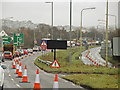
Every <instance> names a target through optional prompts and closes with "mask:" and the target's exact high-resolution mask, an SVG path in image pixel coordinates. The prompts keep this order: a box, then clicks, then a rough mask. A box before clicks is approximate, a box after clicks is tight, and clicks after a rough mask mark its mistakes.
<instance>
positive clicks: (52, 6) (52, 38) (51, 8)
mask: <svg viewBox="0 0 120 90" xmlns="http://www.w3.org/2000/svg"><path fill="white" fill-rule="evenodd" d="M45 3H50V4H51V9H52V10H51V12H52V13H51V14H52V15H51V16H52V17H51V18H52V22H51V28H52V35H51V36H52V38H51V39H52V40H53V2H45Z"/></svg>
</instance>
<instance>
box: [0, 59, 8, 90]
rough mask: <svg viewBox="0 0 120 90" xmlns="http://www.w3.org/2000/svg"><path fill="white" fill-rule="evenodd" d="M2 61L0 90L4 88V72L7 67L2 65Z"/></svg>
mask: <svg viewBox="0 0 120 90" xmlns="http://www.w3.org/2000/svg"><path fill="white" fill-rule="evenodd" d="M1 62H2V61H1V60H0V90H3V86H4V70H3V69H6V68H7V67H6V65H4V64H2V63H1Z"/></svg>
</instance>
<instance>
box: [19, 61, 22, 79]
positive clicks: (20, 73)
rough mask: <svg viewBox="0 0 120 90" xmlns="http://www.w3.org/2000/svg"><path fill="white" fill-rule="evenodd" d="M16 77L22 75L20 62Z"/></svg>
mask: <svg viewBox="0 0 120 90" xmlns="http://www.w3.org/2000/svg"><path fill="white" fill-rule="evenodd" d="M18 77H22V67H21V63H20V66H19V72H18Z"/></svg>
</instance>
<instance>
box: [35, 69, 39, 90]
mask: <svg viewBox="0 0 120 90" xmlns="http://www.w3.org/2000/svg"><path fill="white" fill-rule="evenodd" d="M34 89H40V81H39V69H37V73H36V78H35V83H34Z"/></svg>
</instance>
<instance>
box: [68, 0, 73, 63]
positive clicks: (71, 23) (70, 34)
mask: <svg viewBox="0 0 120 90" xmlns="http://www.w3.org/2000/svg"><path fill="white" fill-rule="evenodd" d="M71 26H72V0H70V57H69V62H70V65H71V29H72V28H71Z"/></svg>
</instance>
